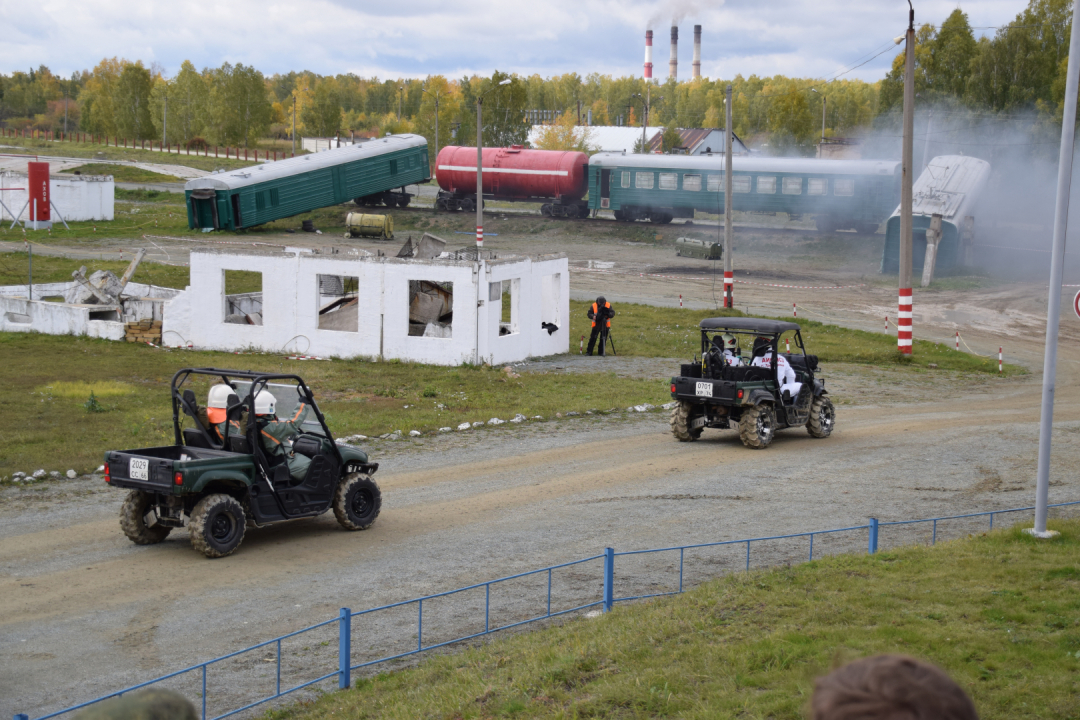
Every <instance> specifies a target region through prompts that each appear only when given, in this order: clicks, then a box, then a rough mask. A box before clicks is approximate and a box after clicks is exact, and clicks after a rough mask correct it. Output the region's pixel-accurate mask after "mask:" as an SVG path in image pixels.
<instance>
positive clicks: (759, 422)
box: [739, 403, 776, 450]
mask: <svg viewBox="0 0 1080 720" xmlns="http://www.w3.org/2000/svg"><path fill="white" fill-rule="evenodd" d="M775 434H776V413H775V412H774V411H773V407H772V405H769V404H767V403H758V404H757V405H755V406H754V407H752V408H749V409H747V410H743V414H742V417H741V418H739V439H740V440H742V443H743V445H745V446H746V447H748V448H753V449H755V450H764V449H765V448H767V447H769V444H770V443H771V442H772V441H773V436H774V435H775Z"/></svg>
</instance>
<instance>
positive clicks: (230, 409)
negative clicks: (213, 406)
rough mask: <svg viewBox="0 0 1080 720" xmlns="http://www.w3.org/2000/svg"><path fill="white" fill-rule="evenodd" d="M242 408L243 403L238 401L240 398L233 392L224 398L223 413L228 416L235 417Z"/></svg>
mask: <svg viewBox="0 0 1080 720" xmlns="http://www.w3.org/2000/svg"><path fill="white" fill-rule="evenodd" d="M243 409H244V404H243V403H241V402H240V398H239V397H238V396H237V395H236V393H233V394H232V395H229V397H228V398H227V399H226V400H225V414H226V415H228V416H229V417H230V418H235V417H236V416H238V415H239V414H240V411H241V410H243Z"/></svg>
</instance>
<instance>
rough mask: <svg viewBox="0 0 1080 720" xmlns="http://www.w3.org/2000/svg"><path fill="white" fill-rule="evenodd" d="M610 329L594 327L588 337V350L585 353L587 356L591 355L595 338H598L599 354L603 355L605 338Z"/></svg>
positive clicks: (605, 343)
mask: <svg viewBox="0 0 1080 720" xmlns="http://www.w3.org/2000/svg"><path fill="white" fill-rule="evenodd" d="M610 330H611V328H608V327H604V326H603V325H594V326H593V329H592V334H591V335H589V349H588V350H587V351H586V352H588V354H589V355H592V351H593V347H594V346H595V345H596V338H597V337H598V336H599V338H600V354H601V355H604V354H605V353H604V346H606V345H607V336H608V332H609V331H610Z"/></svg>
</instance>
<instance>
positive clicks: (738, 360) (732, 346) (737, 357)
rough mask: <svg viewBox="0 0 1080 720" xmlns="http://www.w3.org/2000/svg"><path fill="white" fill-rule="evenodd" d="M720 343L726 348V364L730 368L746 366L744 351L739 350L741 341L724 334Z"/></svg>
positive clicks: (729, 334)
mask: <svg viewBox="0 0 1080 720" xmlns="http://www.w3.org/2000/svg"><path fill="white" fill-rule="evenodd" d="M720 342H721V343H722V345H723V348H724V362H725V363H727V365H728V367H742V366H743V365H744V363H743V359H742V351H741V350H740V349H739V341H738V340H736V339H735V336H734V335H732V334H731V333H724V334H723V335H721V336H720Z"/></svg>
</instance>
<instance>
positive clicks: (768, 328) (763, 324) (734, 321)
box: [701, 317, 800, 335]
mask: <svg viewBox="0 0 1080 720" xmlns="http://www.w3.org/2000/svg"><path fill="white" fill-rule="evenodd" d="M701 329H702V330H749V331H750V332H760V333H764V334H766V335H779V334H780V333H785V332H788V331H789V330H798V329H800V328H799V326H798V325H796V324H795V323H793V322H785V321H783V320H767V319H765V318H752V317H730V318H729V317H717V318H705V319H704V320H702V321H701Z"/></svg>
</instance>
